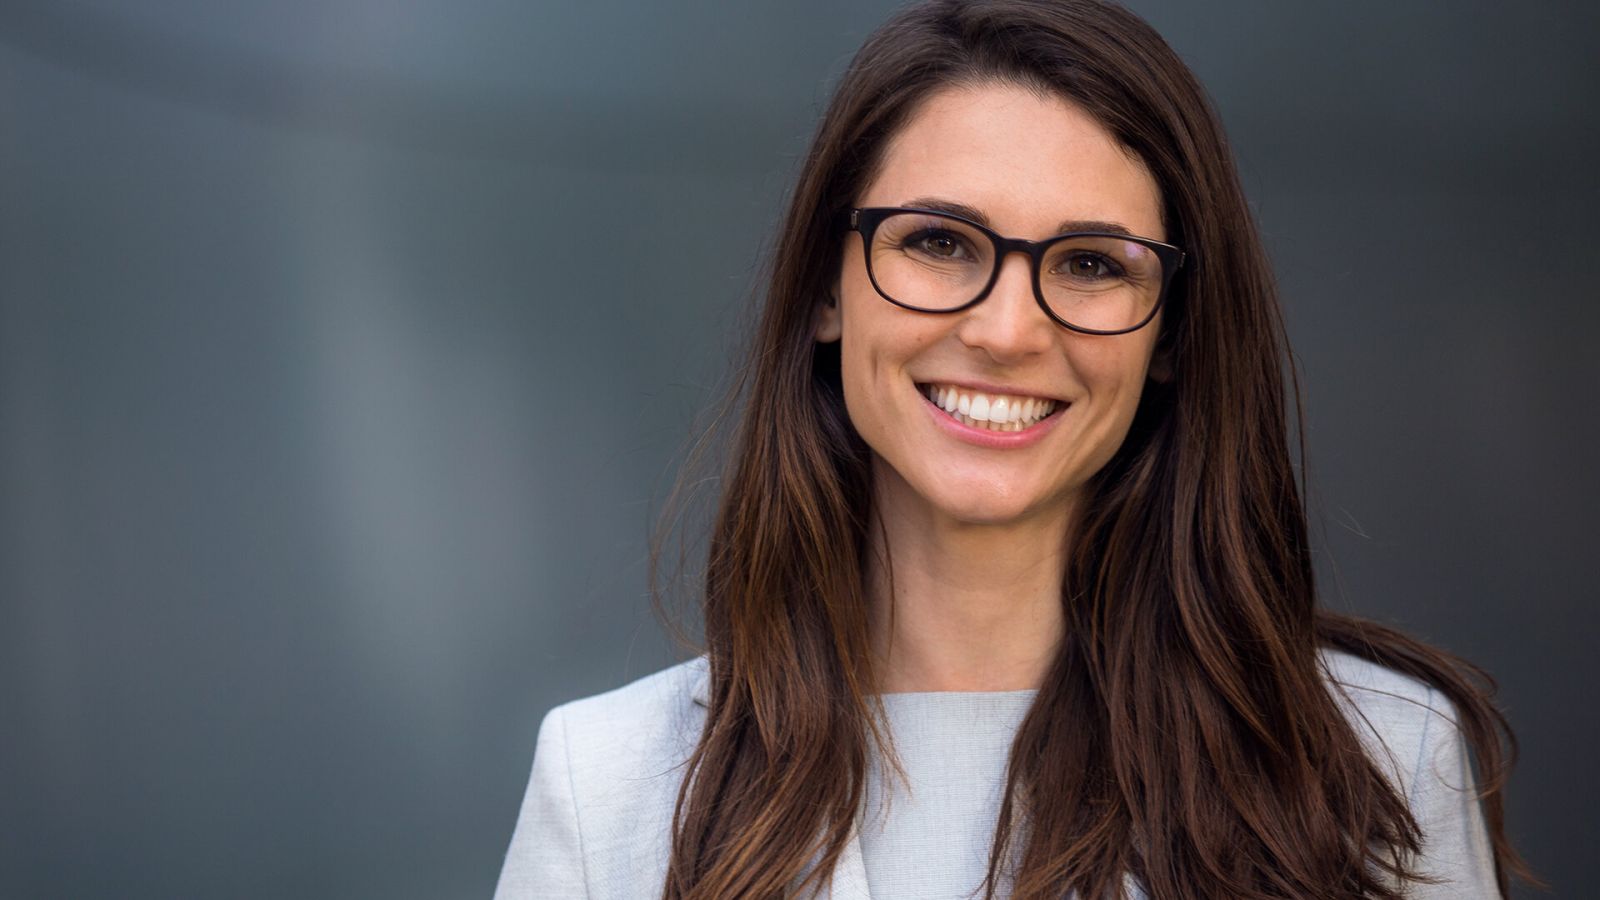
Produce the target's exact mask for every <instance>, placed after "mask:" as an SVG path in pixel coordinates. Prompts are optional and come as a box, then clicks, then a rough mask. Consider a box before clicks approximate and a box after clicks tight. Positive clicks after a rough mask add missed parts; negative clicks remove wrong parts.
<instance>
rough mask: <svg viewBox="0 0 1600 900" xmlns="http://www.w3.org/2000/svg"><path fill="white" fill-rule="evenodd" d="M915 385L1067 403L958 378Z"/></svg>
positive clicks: (1026, 390)
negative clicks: (932, 385)
mask: <svg viewBox="0 0 1600 900" xmlns="http://www.w3.org/2000/svg"><path fill="white" fill-rule="evenodd" d="M917 384H936V385H948V386H951V387H957V388H960V389H962V390H964V391H969V392H976V393H984V394H989V395H991V396H993V395H995V394H1006V395H1008V396H1012V397H1038V398H1041V399H1044V400H1056V401H1059V402H1062V403H1065V402H1067V401H1066V400H1064V399H1062V398H1061V397H1057V396H1055V395H1053V394H1048V393H1046V392H1044V391H1038V390H1034V389H1033V388H1023V387H1007V386H1005V385H1002V384H991V383H989V382H984V381H970V380H966V379H960V378H930V379H928V380H926V381H924V380H920V379H919V380H918V381H917Z"/></svg>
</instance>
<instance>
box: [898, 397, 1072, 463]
mask: <svg viewBox="0 0 1600 900" xmlns="http://www.w3.org/2000/svg"><path fill="white" fill-rule="evenodd" d="M917 394H918V395H919V396H921V397H922V404H923V406H925V407H927V409H928V414H929V415H931V416H933V421H934V424H935V425H936V426H938V427H939V428H942V429H944V432H945V433H946V434H948V435H950V436H951V437H953V438H955V439H957V440H960V441H965V442H967V443H969V444H975V445H977V446H979V447H989V448H992V449H995V450H1013V449H1016V448H1018V447H1027V446H1031V445H1033V444H1036V443H1038V442H1039V441H1040V440H1043V439H1044V436H1045V435H1046V434H1048V433H1049V432H1050V429H1052V428H1054V427H1056V421H1057V420H1058V419H1060V418H1061V414H1062V413H1064V412H1066V410H1067V407H1068V406H1070V405H1071V404H1069V403H1063V402H1061V401H1060V400H1057V401H1056V410H1055V412H1053V413H1051V414H1050V415H1048V416H1045V417H1044V418H1042V419H1040V420H1039V421H1037V422H1035V423H1033V424H1032V425H1029V426H1028V427H1027V428H1024V429H1022V430H1021V431H990V430H989V429H987V428H974V427H972V426H971V425H967V424H965V423H963V422H961V421H959V420H958V419H956V418H955V417H953V416H951V415H950V414H949V413H947V412H945V411H944V409H942V408H941V407H940V406H939V405H938V404H936V403H934V402H933V401H932V400H929V399H928V396H927V395H926V394H923V393H922V391H920V390H918V391H917Z"/></svg>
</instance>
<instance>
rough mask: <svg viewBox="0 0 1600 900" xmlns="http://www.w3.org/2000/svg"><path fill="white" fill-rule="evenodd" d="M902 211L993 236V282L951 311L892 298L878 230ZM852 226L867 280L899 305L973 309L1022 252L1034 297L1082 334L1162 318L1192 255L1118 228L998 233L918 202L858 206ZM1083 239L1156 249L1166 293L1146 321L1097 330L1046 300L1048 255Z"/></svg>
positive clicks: (1055, 317) (1057, 320)
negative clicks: (879, 267) (1027, 235)
mask: <svg viewBox="0 0 1600 900" xmlns="http://www.w3.org/2000/svg"><path fill="white" fill-rule="evenodd" d="M902 213H919V214H922V215H928V216H938V217H940V218H943V219H951V220H953V221H956V222H960V223H962V224H963V225H966V226H968V227H970V228H973V229H974V230H976V231H978V232H979V233H981V234H983V235H984V236H985V237H987V238H988V239H989V241H990V243H992V244H993V245H994V252H995V255H994V268H993V270H992V271H990V273H989V281H988V283H987V284H985V285H984V286H983V289H982V290H980V291H978V294H977V296H975V297H973V298H972V299H971V300H969V301H967V302H966V303H963V304H961V305H960V306H956V307H951V308H949V309H927V308H924V307H921V306H916V305H914V304H911V303H907V302H905V301H903V300H896V299H895V298H893V297H891V296H889V294H888V292H887V291H885V290H884V289H883V288H882V287H881V286H879V284H878V276H877V275H876V274H875V273H874V272H873V271H872V238H873V236H874V235H875V234H876V233H877V231H878V226H879V225H882V224H883V221H884V220H885V219H887V218H889V217H890V216H896V215H900V214H902ZM847 226H848V230H850V231H854V232H858V233H859V234H860V235H861V251H862V255H863V256H864V257H865V261H866V264H867V280H869V281H871V282H872V287H873V289H874V290H876V291H877V292H878V296H880V297H882V298H883V299H885V300H887V301H889V302H890V303H893V304H894V305H895V306H898V307H900V308H902V309H909V310H911V311H913V312H925V313H956V312H961V311H962V310H964V309H971V308H972V307H974V306H977V305H978V304H979V303H982V302H983V301H984V300H985V299H987V298H988V296H989V292H990V291H992V290H994V285H995V282H997V281H999V280H1000V265H1001V264H1002V263H1003V262H1005V258H1006V257H1007V256H1009V255H1010V254H1012V253H1021V254H1023V255H1024V256H1026V257H1028V259H1029V260H1031V262H1030V264H1029V270H1030V272H1031V274H1032V278H1033V299H1034V300H1036V301H1037V302H1038V304H1039V308H1040V309H1042V310H1044V313H1045V315H1047V316H1049V317H1050V320H1051V321H1053V322H1055V323H1056V324H1057V325H1060V326H1061V327H1063V328H1067V329H1070V330H1072V331H1076V332H1079V333H1081V334H1105V335H1111V334H1127V333H1129V332H1132V331H1138V330H1139V329H1141V328H1143V327H1144V326H1146V325H1148V324H1150V320H1151V319H1154V318H1155V317H1156V313H1158V312H1160V311H1161V307H1162V304H1164V303H1166V300H1167V291H1168V289H1170V288H1171V286H1172V279H1173V277H1174V276H1175V275H1177V274H1178V269H1179V268H1181V267H1182V266H1183V261H1184V259H1185V258H1187V254H1186V253H1185V252H1184V251H1183V249H1182V248H1181V247H1178V246H1176V245H1174V244H1166V243H1162V242H1161V241H1157V240H1153V239H1151V238H1145V237H1136V236H1134V235H1129V234H1119V233H1117V232H1110V231H1072V232H1068V233H1066V234H1058V235H1054V236H1052V237H1047V238H1045V239H1044V240H1042V241H1030V240H1026V239H1024V238H1009V237H1005V236H1003V235H1000V234H997V233H995V231H994V230H993V229H990V228H987V227H985V226H983V225H980V224H979V223H977V222H974V221H972V220H971V219H968V218H965V217H963V216H958V215H954V214H952V213H948V212H945V211H943V210H938V209H921V208H918V207H914V206H866V207H860V208H857V209H852V210H850V215H849V219H848V222H847ZM1079 237H1099V238H1116V239H1117V240H1123V241H1132V242H1133V243H1135V244H1139V245H1141V246H1143V247H1148V248H1150V251H1151V252H1152V253H1154V254H1155V255H1156V258H1157V259H1159V260H1161V291H1160V293H1158V294H1156V302H1155V304H1154V305H1153V306H1151V307H1150V312H1149V313H1148V314H1147V315H1146V316H1145V317H1144V318H1143V319H1141V320H1140V321H1139V323H1138V324H1137V325H1132V326H1130V327H1128V328H1118V329H1114V330H1109V331H1108V330H1102V329H1097V328H1084V327H1082V326H1081V325H1074V324H1072V323H1071V322H1068V321H1067V320H1066V319H1063V318H1061V317H1060V316H1059V315H1056V311H1055V310H1053V309H1051V308H1050V303H1049V302H1048V301H1046V300H1045V298H1044V288H1043V287H1042V286H1041V285H1040V284H1039V277H1040V273H1039V270H1040V267H1041V266H1043V265H1044V255H1045V253H1046V252H1047V251H1048V250H1049V249H1050V248H1051V247H1052V246H1054V245H1056V244H1058V243H1060V242H1061V241H1064V240H1067V239H1069V238H1079Z"/></svg>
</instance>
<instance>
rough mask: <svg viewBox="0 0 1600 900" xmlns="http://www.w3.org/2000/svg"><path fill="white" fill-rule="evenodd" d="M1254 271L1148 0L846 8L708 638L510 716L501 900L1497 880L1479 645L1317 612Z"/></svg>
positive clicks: (707, 612)
mask: <svg viewBox="0 0 1600 900" xmlns="http://www.w3.org/2000/svg"><path fill="white" fill-rule="evenodd" d="M1272 285H1273V282H1272V278H1271V275H1270V272H1269V270H1268V268H1267V265H1266V262H1265V257H1264V254H1263V252H1262V250H1261V247H1260V242H1259V239H1258V237H1257V235H1256V232H1255V229H1254V226H1253V224H1252V222H1251V220H1250V216H1249V213H1248V211H1247V207H1246V204H1245V201H1244V198H1243V194H1242V192H1241V190H1240V188H1239V184H1238V179H1237V177H1236V175H1235V173H1234V171H1233V167H1232V163H1231V161H1230V159H1229V156H1228V153H1227V148H1226V143H1225V140H1224V137H1223V135H1222V132H1221V129H1220V126H1219V124H1218V121H1217V118H1216V116H1215V114H1214V113H1213V112H1212V111H1211V109H1210V107H1209V105H1208V104H1207V102H1206V100H1205V98H1204V94H1203V92H1202V91H1201V89H1200V87H1199V85H1198V84H1197V83H1196V82H1195V80H1194V78H1193V76H1192V75H1191V74H1190V73H1189V72H1188V70H1187V69H1185V68H1184V66H1183V65H1182V63H1181V62H1180V61H1179V60H1178V59H1177V58H1176V56H1175V55H1174V54H1173V53H1172V51H1171V50H1170V49H1169V48H1168V47H1167V45H1166V44H1165V43H1164V42H1163V41H1162V40H1161V38H1160V37H1159V36H1157V35H1156V34H1155V33H1154V32H1153V31H1151V30H1150V28H1149V27H1148V26H1147V25H1146V24H1145V23H1143V22H1142V21H1140V20H1139V19H1137V18H1136V17H1134V16H1133V15H1131V14H1129V13H1128V12H1126V11H1124V10H1122V9H1120V8H1119V7H1115V6H1111V5H1107V4H1103V3H1099V2H1090V0H1072V2H1057V3H1046V2H1027V0H1012V2H996V3H985V4H981V5H979V4H973V5H968V4H965V3H957V2H936V3H929V4H924V5H919V6H914V7H911V8H908V9H907V10H905V11H904V12H902V13H901V14H899V15H898V16H896V17H895V18H894V19H893V20H891V21H890V22H889V23H887V24H886V25H884V26H883V27H882V28H881V29H880V30H879V31H878V32H877V33H875V34H874V35H873V36H872V37H871V38H870V39H869V40H868V41H867V43H866V45H865V46H864V47H863V48H862V49H861V51H860V53H859V54H858V55H857V57H856V59H855V61H854V63H853V64H852V66H851V68H850V69H849V71H848V72H847V73H846V74H845V76H844V79H843V81H842V83H841V84H840V86H839V88H838V91H837V93H836V94H835V96H834V99H833V102H832V104H831V106H830V108H829V110H828V113H827V115H826V116H825V118H824V120H823V122H822V124H821V126H820V128H819V131H818V134H817V136H816V139H815V141H814V143H813V145H812V149H811V152H810V154H809V155H808V157H807V160H806V164H805V167H804V170H803V171H802V173H801V178H800V182H799V185H798V188H797V190H796V191H795V193H794V197H793V200H792V201H791V205H790V207H789V210H788V215H787V217H786V219H785V223H784V226H783V232H782V235H781V239H780V241H779V242H778V254H777V258H776V260H775V262H774V266H773V272H772V280H771V283H770V286H769V289H768V291H767V295H766V298H765V306H764V307H763V314H762V319H761V323H760V326H759V329H758V331H757V333H756V335H755V337H754V341H753V346H752V348H751V357H750V359H751V362H750V363H749V365H748V367H747V368H746V369H745V371H744V373H743V380H742V381H741V382H740V385H739V388H738V390H736V392H735V394H734V396H733V397H731V398H730V404H733V406H732V407H730V408H738V404H739V403H740V402H741V401H742V402H743V408H742V414H741V418H740V419H739V421H738V426H737V429H738V431H737V438H736V444H735V447H734V450H733V452H732V454H731V457H730V459H731V463H730V468H729V471H728V473H727V476H726V478H725V479H724V482H723V484H724V489H723V495H722V499H721V506H720V510H719V514H718V517H717V520H716V523H715V526H714V530H713V534H712V544H711V553H710V558H709V561H708V567H707V578H706V589H705V595H704V598H703V600H704V617H705V644H706V646H705V654H704V655H703V656H702V657H700V658H697V659H695V660H693V661H691V662H689V663H685V664H683V665H680V666H678V667H675V668H673V669H670V670H667V671H665V672H662V673H658V674H657V675H654V676H651V677H649V678H646V679H643V680H641V681H639V682H636V683H634V684H632V685H629V686H627V687H624V688H621V689H619V690H617V691H614V692H612V693H610V694H607V695H603V696H600V697H595V698H589V699H586V700H581V701H577V702H575V703H571V704H568V705H566V706H563V707H560V708H558V709H556V710H554V711H552V712H551V713H550V714H549V716H548V717H547V718H546V720H545V722H544V725H543V727H542V729H541V732H540V738H539V746H538V750H537V754H536V758H535V762H534V768H533V776H532V780H531V783H530V786H529V792H528V796H527V799H526V801H525V802H524V806H523V812H522V816H521V818H520V820H519V822H518V824H517V829H516V832H515V835H514V837H513V840H512V845H511V849H510V852H509V854H508V856H507V859H506V863H505V868H504V870H503V872H502V876H501V881H500V891H499V894H500V896H501V897H507V898H509V897H519V896H528V897H535V896H536V897H557V896H559V897H566V896H572V897H639V896H663V897H665V898H667V900H676V898H697V900H709V898H726V897H763V898H764V897H773V896H791V895H800V896H822V895H826V896H832V897H841V898H842V897H856V898H862V897H880V898H884V897H919V898H923V897H965V896H972V895H973V894H975V893H981V894H982V895H984V896H988V897H994V896H1002V895H1003V896H1014V897H1027V898H1044V897H1061V896H1065V895H1068V894H1070V893H1072V892H1077V894H1078V895H1079V896H1081V897H1084V898H1106V897H1140V896H1144V897H1160V898H1224V897H1226V898H1291V897H1319V898H1330V897H1338V898H1357V897H1360V898H1399V897H1441V898H1442V897H1487V896H1494V895H1503V894H1504V893H1505V891H1506V890H1507V884H1508V879H1509V876H1510V875H1511V874H1512V873H1513V872H1519V871H1522V869H1521V864H1520V862H1519V861H1518V859H1517V857H1516V855H1515V854H1514V853H1513V852H1512V850H1511V848H1510V846H1509V844H1508V843H1507V841H1506V839H1505V836H1504V832H1503V827H1502V822H1501V819H1502V816H1501V810H1502V805H1503V789H1502V786H1503V780H1504V776H1505V772H1506V768H1507V762H1506V756H1505V753H1504V748H1503V744H1502V742H1503V741H1505V740H1506V739H1507V738H1508V736H1509V732H1508V731H1507V729H1506V726H1505V722H1504V720H1503V718H1502V717H1501V715H1500V713H1499V712H1498V711H1497V710H1496V709H1495V707H1494V706H1493V704H1492V703H1491V701H1490V698H1489V696H1488V694H1487V693H1486V691H1485V690H1484V689H1483V688H1482V687H1481V686H1480V682H1479V680H1478V676H1479V675H1481V673H1480V672H1479V671H1478V670H1476V669H1475V668H1474V667H1472V666H1471V665H1470V664H1467V663H1465V662H1463V661H1461V660H1458V659H1456V658H1454V657H1451V656H1449V655H1447V654H1445V653H1443V652H1441V651H1438V650H1436V649H1433V648H1430V647H1428V646H1426V645H1423V644H1421V643H1418V642H1416V641H1413V640H1411V639H1409V638H1406V637H1405V636H1403V635H1401V634H1398V633H1396V632H1393V631H1391V630H1388V629H1385V628H1382V627H1379V626H1376V625H1373V624H1371V623H1367V622H1363V621H1360V620H1356V619H1352V618H1349V617H1345V616H1339V615H1335V614H1332V613H1329V612H1327V611H1325V610H1321V609H1319V608H1318V607H1317V605H1316V602H1315V597H1314V588H1313V579H1312V572H1311V567H1310V553H1309V551H1308V548H1307V538H1306V524H1305V514H1304V511H1303V508H1302V503H1301V494H1302V491H1301V490H1300V489H1299V488H1298V486H1297V483H1296V479H1295V475H1294V468H1293V465H1292V462H1291V454H1290V445H1289V441H1288V429H1287V423H1286V418H1287V416H1286V412H1287V402H1286V396H1285V390H1284V385H1283V383H1282V378H1281V374H1280V372H1281V369H1280V363H1281V361H1282V359H1283V358H1284V354H1285V347H1284V346H1283V340H1282V328H1281V325H1280V322H1279V313H1278V309H1277V301H1276V297H1275V295H1274V292H1273V286H1272ZM1474 761H1475V762H1476V766H1475V767H1474V765H1473V763H1474ZM1475 783H1476V785H1477V787H1474V784H1475Z"/></svg>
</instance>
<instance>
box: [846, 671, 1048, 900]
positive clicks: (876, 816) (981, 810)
mask: <svg viewBox="0 0 1600 900" xmlns="http://www.w3.org/2000/svg"><path fill="white" fill-rule="evenodd" d="M1036 694H1037V692H1036V691H1004V692H997V693H979V692H973V693H965V692H942V693H909V694H885V695H883V697H882V701H883V712H884V720H885V722H886V723H887V725H888V727H889V733H890V735H891V736H892V739H893V741H894V751H895V754H896V755H897V756H898V757H899V760H900V766H901V769H902V770H903V771H904V774H905V776H906V777H905V779H904V780H902V779H901V778H900V777H899V776H898V775H896V774H895V772H894V771H893V770H892V769H890V768H888V767H887V764H886V761H885V759H884V757H883V755H882V754H879V753H874V754H873V756H872V765H871V767H870V769H869V771H868V778H867V796H866V802H865V804H864V806H863V813H862V818H861V825H860V838H859V839H860V841H861V860H862V863H863V865H864V866H865V868H866V871H867V886H868V888H869V889H870V890H871V892H872V896H874V897H917V898H920V900H960V898H964V897H970V896H973V894H974V892H975V891H977V890H978V888H979V887H980V886H981V885H982V884H983V879H984V876H985V875H986V874H987V873H988V870H989V844H990V841H991V840H992V839H993V837H994V826H995V820H996V818H997V817H998V816H999V813H1000V800H1001V796H1002V793H1003V791H1004V790H1005V779H1006V760H1007V758H1008V756H1009V754H1010V752H1011V739H1012V738H1013V737H1015V736H1016V733H1017V726H1018V725H1020V724H1022V718H1023V716H1025V715H1027V713H1028V707H1029V706H1030V705H1031V704H1032V703H1033V698H1034V696H1035V695H1036Z"/></svg>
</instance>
